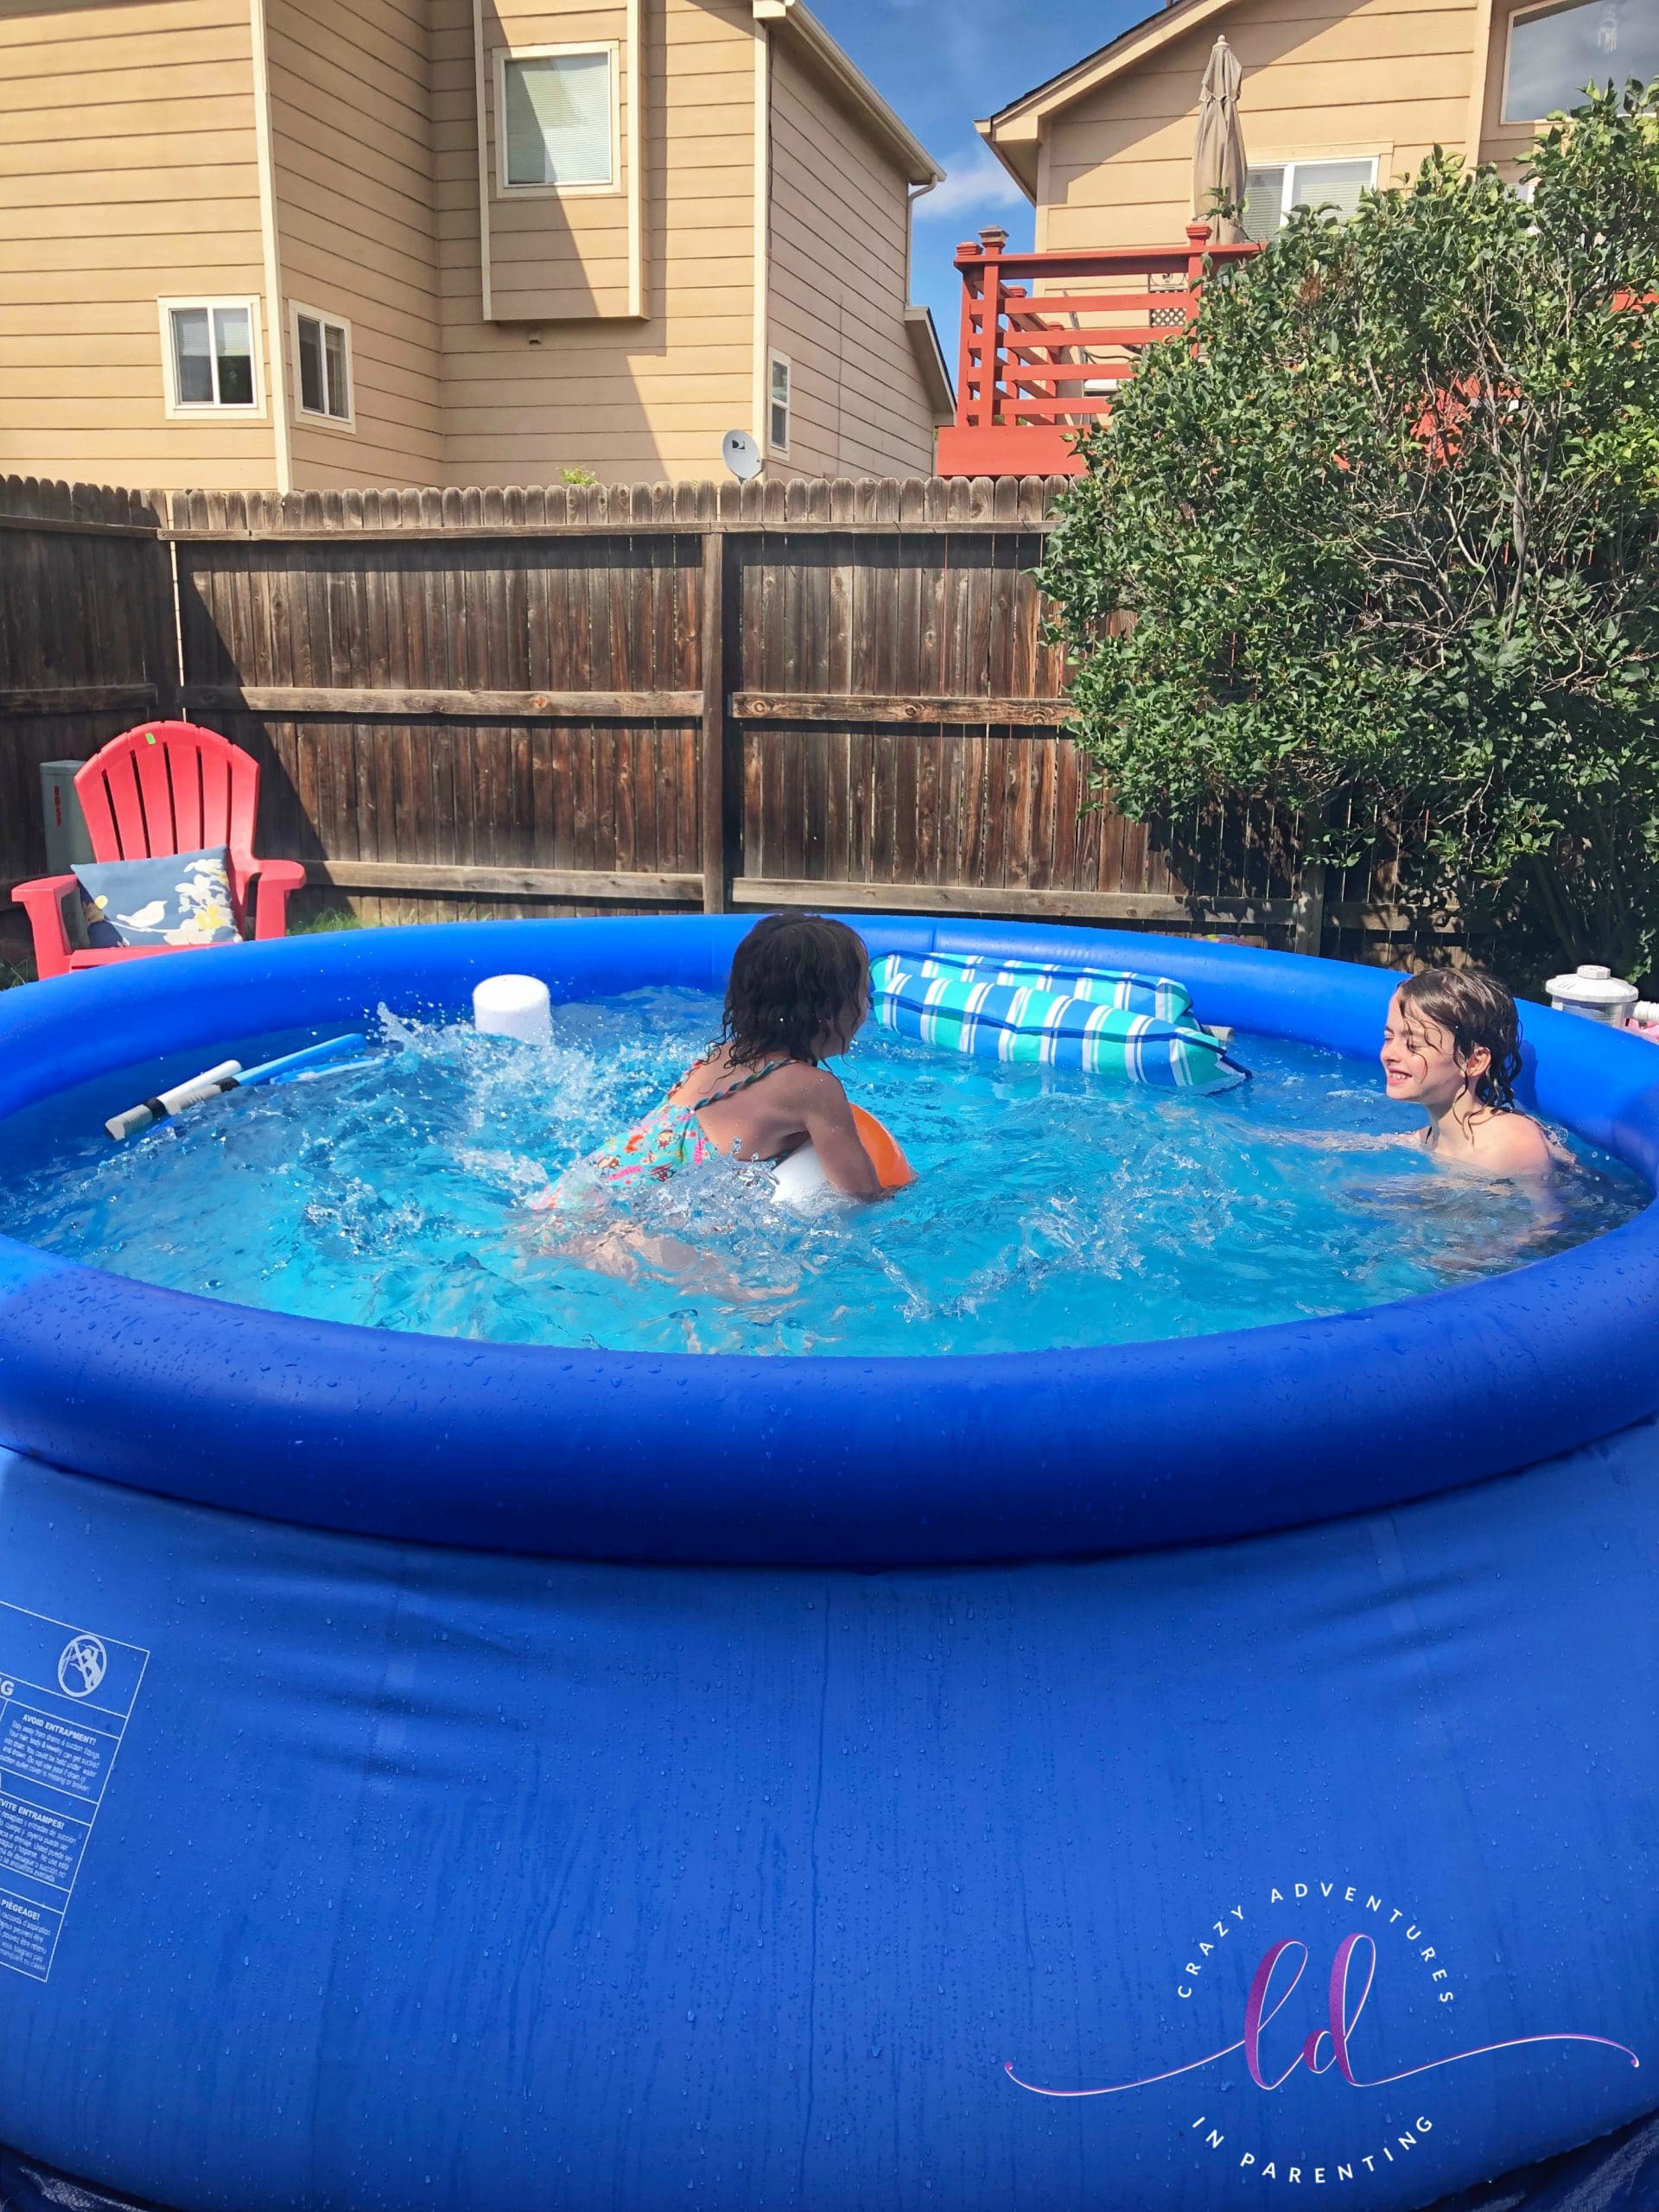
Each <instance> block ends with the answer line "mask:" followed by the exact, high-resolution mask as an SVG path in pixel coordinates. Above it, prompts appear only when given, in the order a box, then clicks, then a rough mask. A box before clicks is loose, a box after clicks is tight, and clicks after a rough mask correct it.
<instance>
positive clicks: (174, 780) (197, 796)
mask: <svg viewBox="0 0 1659 2212" xmlns="http://www.w3.org/2000/svg"><path fill="white" fill-rule="evenodd" d="M75 791H76V795H77V797H78V798H79V800H80V806H81V811H82V813H83V814H85V816H86V829H87V834H88V835H89V836H90V837H91V838H92V853H93V855H94V857H95V858H96V859H98V860H100V861H130V860H160V859H162V858H163V857H164V856H165V855H168V854H169V853H197V852H200V851H201V850H202V849H203V848H204V847H206V846H213V845H224V846H226V848H228V849H229V853H230V878H231V901H232V906H234V907H235V909H236V919H237V926H238V929H240V930H241V931H242V933H243V935H244V936H246V935H247V934H248V918H249V913H250V904H249V893H250V892H252V905H251V913H252V918H253V935H254V936H255V937H256V938H272V937H281V936H282V935H283V931H284V930H285V929H286V927H287V920H288V914H287V908H288V894H289V892H290V891H297V890H299V889H300V887H302V884H303V883H304V881H305V869H304V868H303V867H302V865H301V863H300V862H299V861H261V860H256V859H255V858H254V855H253V823H254V817H255V815H256V813H257V810H258V806H259V764H258V762H257V760H254V759H253V757H252V755H251V754H250V753H244V752H243V751H242V749H241V747H239V746H235V745H232V743H231V742H230V741H229V740H228V739H226V738H223V737H221V736H220V735H219V732H218V731H217V730H212V729H199V728H197V727H196V725H195V724H194V722H141V723H140V724H139V725H138V727H137V729H130V730H128V731H127V732H126V733H125V734H124V735H123V736H120V737H115V738H111V740H110V742H109V743H108V744H107V745H106V746H105V747H104V750H103V751H102V752H101V753H94V755H93V756H92V759H91V760H89V761H87V763H86V766H84V767H83V768H82V769H81V770H80V771H79V773H78V774H77V776H76V778H75ZM76 893H77V886H76V883H75V879H74V877H73V875H44V876H40V877H37V878H36V880H35V881H34V882H33V883H20V884H19V885H18V886H17V887H16V889H15V890H14V891H13V893H12V894H11V895H12V898H13V899H15V900H16V903H17V905H18V906H22V908H23V910H24V912H26V913H27V914H28V916H29V926H30V928H31V929H32V930H33V931H34V932H35V967H36V969H37V970H38V971H39V973H40V974H41V976H63V975H67V974H68V972H69V971H70V969H73V968H107V967H110V966H111V965H112V964H113V963H115V962H116V961H118V960H148V959H149V958H151V957H153V956H154V955H155V954H156V953H158V952H188V951H211V950H213V947H212V946H206V945H171V944H144V945H126V944H124V945H111V946H110V947H107V948H106V949H104V950H86V949H77V948H76V947H75V946H74V945H73V944H71V942H70V938H69V931H68V929H67V926H66V924H65V920H64V901H65V899H67V898H69V897H70V896H72V895H74V894H76Z"/></svg>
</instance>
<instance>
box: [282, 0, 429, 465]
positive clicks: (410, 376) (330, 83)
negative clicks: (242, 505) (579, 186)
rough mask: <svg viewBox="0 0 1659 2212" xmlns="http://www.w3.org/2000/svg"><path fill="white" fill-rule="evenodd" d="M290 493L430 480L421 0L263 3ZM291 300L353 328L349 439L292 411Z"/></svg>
mask: <svg viewBox="0 0 1659 2212" xmlns="http://www.w3.org/2000/svg"><path fill="white" fill-rule="evenodd" d="M266 10H267V16H266V20H267V52H268V55H269V64H270V117H271V138H272V167H273V171H274V175H275V197H276V208H277V246H278V254H279V261H280V267H281V272H282V294H283V344H284V346H286V347H287V349H288V361H287V368H288V375H287V389H288V399H289V421H290V424H291V429H290V431H289V440H290V448H291V452H292V466H293V478H294V484H295V487H296V489H297V490H300V491H307V490H313V489H333V488H335V487H338V486H346V485H352V484H363V483H373V484H380V483H385V484H403V483H427V484H429V483H435V482H436V481H437V480H438V478H439V474H440V470H441V468H442V426H441V423H440V420H439V412H438V402H439V377H438V324H437V226H436V213H435V205H434V199H435V195H434V191H433V186H432V149H431V130H430V125H429V88H428V82H427V79H428V75H429V60H428V54H427V34H426V10H425V7H424V4H423V0H266ZM296 302H298V303H301V304H302V305H303V306H305V307H307V308H313V309H315V310H317V311H318V312H320V313H321V314H324V315H335V316H338V317H340V319H341V320H343V321H346V322H348V323H349V324H350V326H351V353H352V359H351V372H352V378H351V380H352V385H353V391H352V401H353V415H354V418H355V420H354V427H353V429H350V430H345V429H337V428H334V427H333V426H332V425H329V424H325V423H319V422H317V421H315V419H313V418H309V417H308V416H304V415H302V413H301V412H300V410H299V391H300V377H299V365H298V363H297V361H296V359H295V358H294V350H293V327H294V324H293V308H294V305H295V303H296Z"/></svg>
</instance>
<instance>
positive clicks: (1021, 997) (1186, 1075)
mask: <svg viewBox="0 0 1659 2212" xmlns="http://www.w3.org/2000/svg"><path fill="white" fill-rule="evenodd" d="M870 1006H871V1011H872V1012H873V1014H874V1016H875V1019H876V1020H877V1021H878V1022H879V1023H880V1026H881V1027H882V1028H884V1029H891V1030H893V1031H895V1032H896V1033H898V1034H899V1036H901V1037H915V1038H918V1039H920V1040H921V1041H922V1043H924V1044H925V1045H940V1046H944V1047H945V1048H946V1049H947V1050H955V1051H957V1052H973V1053H976V1054H977V1055H978V1056H979V1057H980V1058H982V1059H991V1060H1023V1061H1030V1062H1033V1063H1039V1064H1040V1065H1044V1066H1046V1067H1057V1068H1082V1069H1084V1071H1086V1072H1087V1073H1089V1074H1090V1075H1106V1076H1116V1077H1118V1078H1119V1079H1120V1080H1121V1081H1122V1082H1126V1083H1149V1084H1157V1085H1158V1086H1160V1088H1161V1089H1164V1090H1227V1089H1230V1087H1231V1085H1233V1084H1236V1083H1243V1082H1245V1081H1247V1080H1248V1078H1249V1069H1248V1068H1244V1067H1241V1066H1240V1065H1238V1063H1237V1062H1236V1060H1234V1059H1233V1058H1230V1055H1229V1053H1228V1052H1227V1047H1226V1044H1225V1041H1224V1039H1222V1038H1219V1037H1216V1036H1212V1035H1211V1033H1210V1031H1209V1030H1207V1029H1205V1027H1203V1026H1202V1025H1201V1024H1200V1023H1199V1022H1198V1021H1197V1020H1192V1019H1191V1018H1190V1017H1191V1015H1192V995H1191V994H1190V992H1188V990H1187V989H1186V988H1185V985H1184V984H1182V983H1179V982H1175V981H1174V980H1173V978H1172V977H1170V976H1141V975H1136V974H1134V973H1131V972H1128V971H1126V970H1123V969H1102V968H1079V967H1065V966H1060V965H1056V964H1046V965H1045V964H1040V963H1034V962H1033V963H1027V962H1023V961H1007V960H996V959H982V958H977V957H967V958H956V959H953V958H948V957H938V956H936V957H932V958H929V959H923V960H916V959H914V958H911V957H906V955H905V954H903V953H899V952H889V953H885V954H883V955H882V956H881V957H880V958H879V959H876V960H875V961H874V962H872V963H871V967H870Z"/></svg>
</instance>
